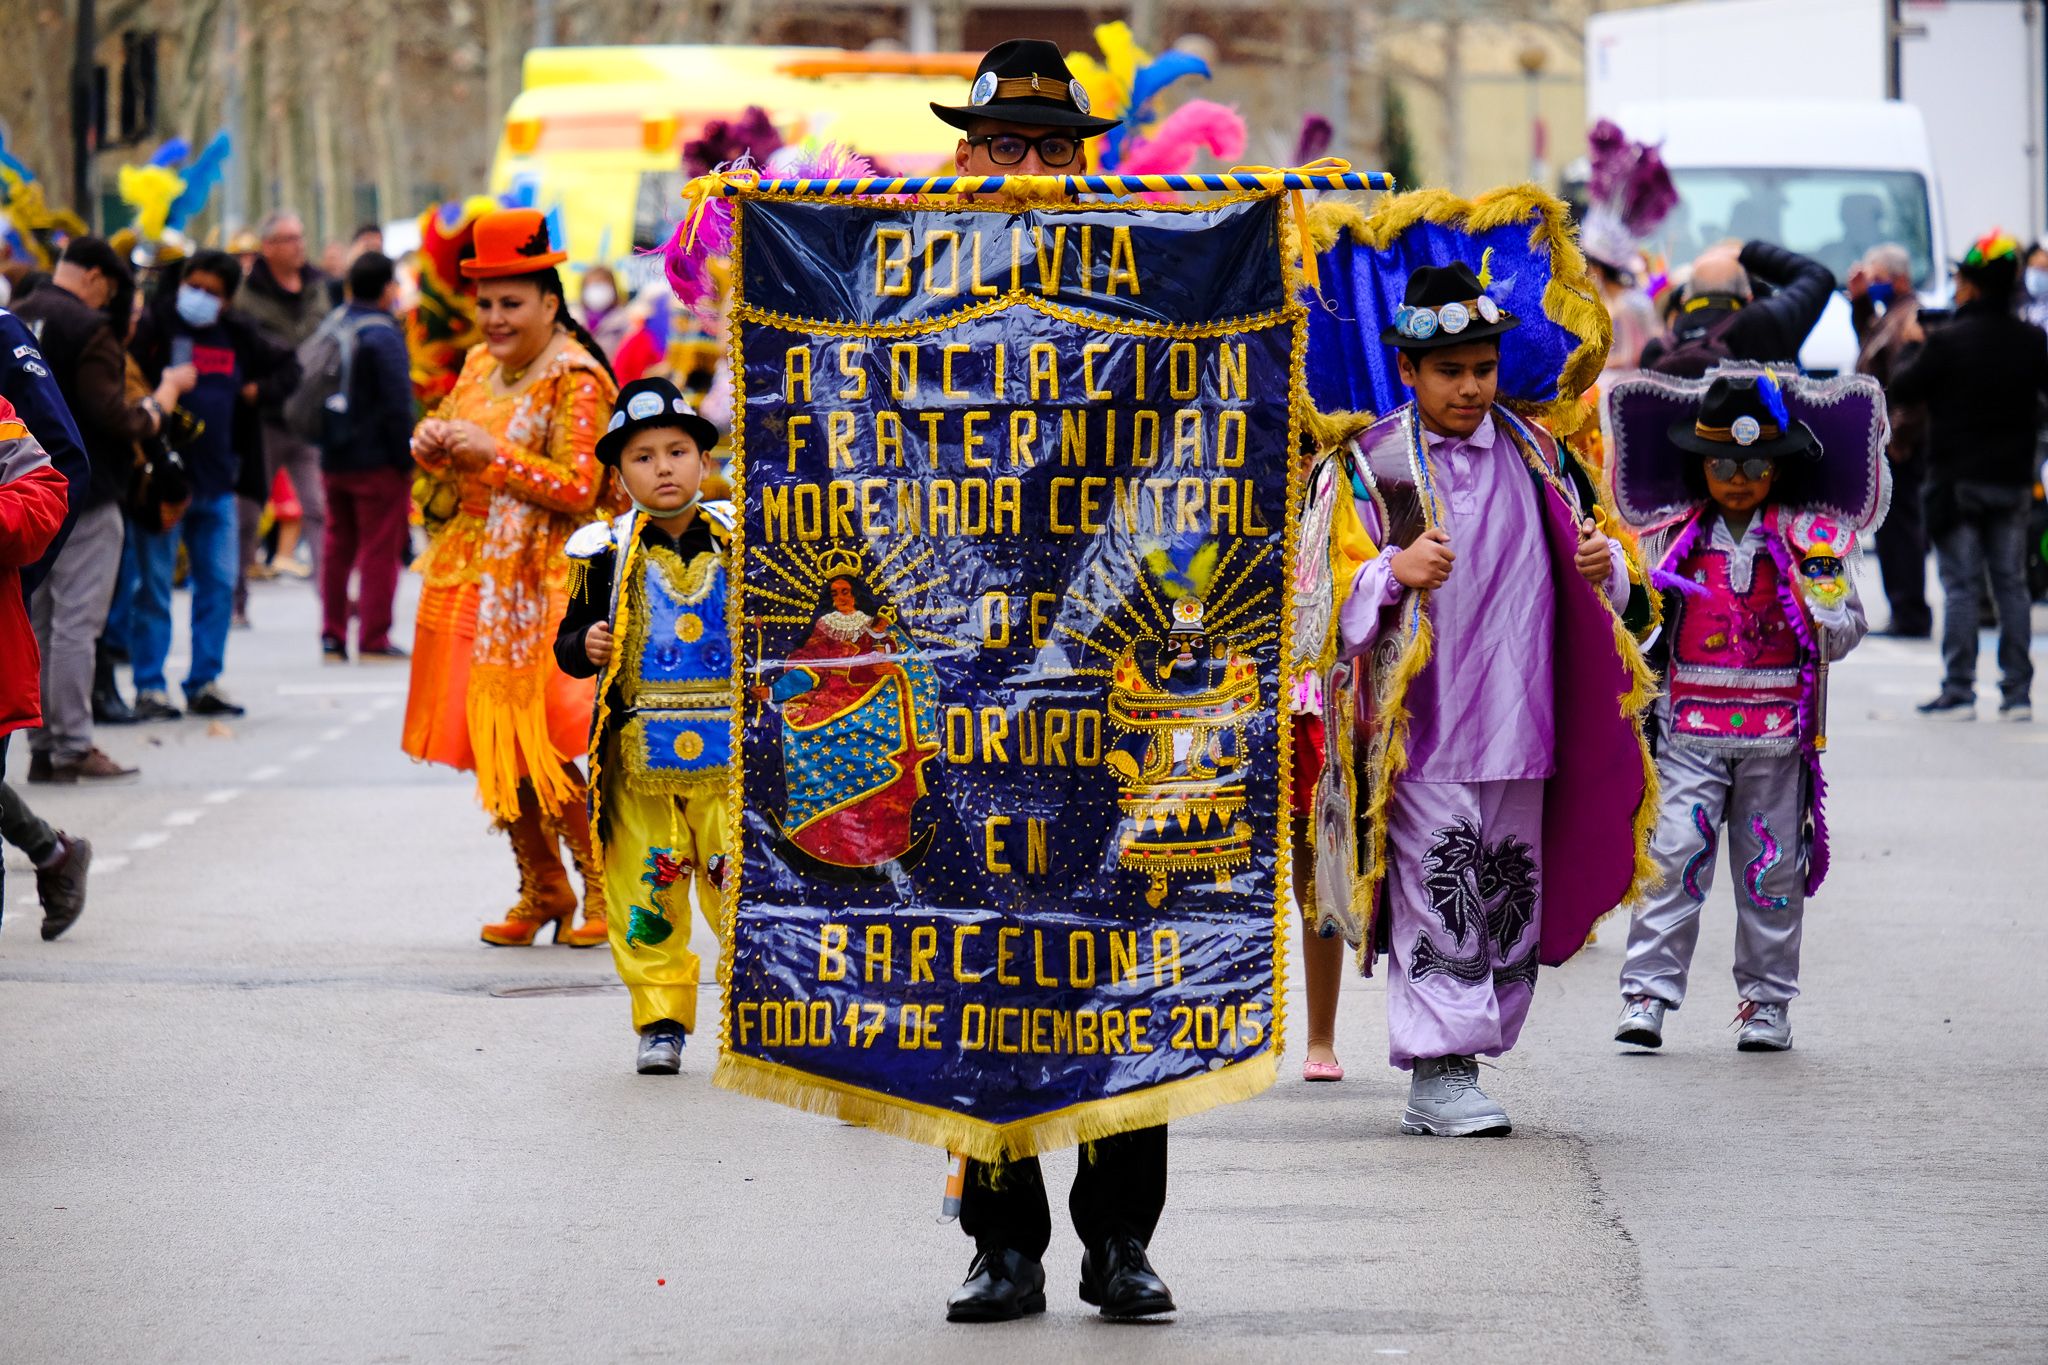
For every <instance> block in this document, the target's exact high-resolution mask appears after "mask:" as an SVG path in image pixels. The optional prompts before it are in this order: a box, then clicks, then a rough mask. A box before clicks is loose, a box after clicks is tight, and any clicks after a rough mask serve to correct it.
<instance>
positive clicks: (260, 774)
mask: <svg viewBox="0 0 2048 1365" xmlns="http://www.w3.org/2000/svg"><path fill="white" fill-rule="evenodd" d="M283 771H284V769H282V768H280V767H278V766H277V765H276V764H275V763H266V764H264V765H263V766H262V767H260V768H257V769H255V770H254V771H253V772H251V773H250V774H249V780H250V781H251V782H268V781H269V780H270V779H271V778H273V777H276V776H277V775H278V774H279V773H281V772H283Z"/></svg>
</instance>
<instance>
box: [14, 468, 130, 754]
mask: <svg viewBox="0 0 2048 1365" xmlns="http://www.w3.org/2000/svg"><path fill="white" fill-rule="evenodd" d="M126 534H127V526H126V521H125V519H124V518H123V517H122V515H121V504H120V503H118V502H103V503H101V504H100V505H99V506H97V507H88V508H86V509H85V510H84V511H83V512H80V513H79V514H78V520H77V521H76V522H75V523H73V525H72V527H71V538H70V539H69V540H67V541H65V542H64V549H63V551H62V552H61V553H60V554H59V555H58V556H57V562H56V563H54V564H52V565H51V566H50V573H49V576H48V577H46V578H44V579H43V581H42V584H41V586H39V587H38V588H37V589H36V594H35V597H34V598H32V599H31V600H30V602H29V614H30V617H31V619H32V620H33V622H34V624H35V632H36V644H37V645H38V646H39V647H40V648H41V650H42V653H43V728H42V729H40V730H38V731H36V732H35V733H34V734H33V735H31V736H29V741H28V742H29V749H30V750H31V751H32V752H34V753H38V754H48V755H49V756H50V758H51V761H52V762H56V763H75V762H77V761H78V760H79V759H82V758H84V757H85V756H86V755H87V754H89V753H91V752H92V675H93V654H94V651H95V650H96V649H97V647H98V645H99V639H100V633H101V632H102V631H104V630H105V629H106V628H107V608H108V606H109V605H111V604H112V602H113V600H114V580H115V579H116V578H117V577H119V576H120V573H121V541H122V538H123V537H124V536H125V535H126Z"/></svg>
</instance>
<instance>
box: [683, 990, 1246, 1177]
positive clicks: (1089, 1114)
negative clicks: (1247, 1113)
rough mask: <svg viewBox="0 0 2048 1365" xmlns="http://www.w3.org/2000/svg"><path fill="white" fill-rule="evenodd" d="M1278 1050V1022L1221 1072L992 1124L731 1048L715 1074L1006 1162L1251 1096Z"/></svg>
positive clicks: (804, 1106) (726, 1084)
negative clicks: (1262, 1045)
mask: <svg viewBox="0 0 2048 1365" xmlns="http://www.w3.org/2000/svg"><path fill="white" fill-rule="evenodd" d="M1276 999H1277V996H1276ZM1276 1014H1277V1011H1276ZM1279 1050H1280V1049H1279V1039H1278V1036H1277V1024H1276V1033H1275V1035H1274V1036H1273V1037H1272V1039H1271V1041H1270V1042H1269V1044H1268V1046H1267V1048H1266V1050H1265V1051H1263V1052H1259V1053H1256V1054H1254V1055H1253V1056H1251V1057H1247V1058H1245V1059H1244V1060H1243V1061H1240V1062H1232V1063H1231V1064H1230V1065H1229V1066H1226V1067H1224V1068H1223V1069H1222V1070H1221V1071H1205V1072H1202V1073H1200V1074H1198V1075H1194V1076H1188V1077H1185V1078H1183V1079H1181V1080H1177V1081H1168V1082H1166V1083H1165V1084H1164V1085H1153V1086H1147V1087H1146V1088H1145V1089H1143V1090H1137V1091H1133V1092H1131V1093H1130V1094H1127V1095H1116V1096H1112V1097H1111V1098H1108V1099H1100V1100H1085V1101H1083V1102H1081V1103H1080V1104H1076V1105H1073V1106H1071V1107H1069V1108H1066V1109H1056V1110H1054V1111H1052V1112H1051V1113H1048V1114H1038V1115H1034V1116H1033V1117H1031V1118H1028V1119H1018V1120H1017V1121H1016V1122H1014V1123H987V1122H984V1121H982V1120H980V1119H975V1118H970V1117H968V1116H967V1115H966V1114H960V1113H955V1112H953V1111H952V1110H948V1109H936V1108H933V1107H931V1106H929V1105H922V1104H913V1103H911V1102H909V1101H907V1100H899V1099H896V1098H894V1097H893V1096H889V1095H884V1094H882V1093H880V1092H879V1091H874V1090H863V1089H861V1088H860V1087H859V1086H853V1085H846V1084H843V1083H842V1082H839V1081H834V1080H831V1079H829V1078H827V1077H824V1076H816V1075H813V1074H811V1073H810V1072H807V1071H797V1070H795V1069H794V1068H791V1067H786V1066H779V1065H777V1064H776V1063H774V1062H766V1061H762V1060H760V1059H759V1058H757V1057H742V1056H738V1055H736V1054H734V1053H732V1052H730V1051H725V1050H721V1051H720V1052H719V1054H718V1069H717V1070H716V1071H714V1072H712V1074H711V1083H712V1084H713V1085H715V1086H717V1087H719V1088H720V1089H721V1090H731V1091H734V1092H736V1093H738V1094H742V1095H751V1096H753V1097H754V1098H755V1099H761V1100H773V1101H774V1102H775V1103H777V1104H786V1105H788V1106H789V1107H790V1108H792V1109H801V1110H804V1111H805V1112H806V1113H811V1114H829V1115H831V1116H832V1117H834V1118H837V1119H843V1120H845V1121H846V1122H848V1123H858V1124H860V1125H861V1126H863V1127H866V1128H873V1129H875V1130H876V1131H877V1132H882V1133H888V1134H890V1135H892V1136H894V1137H900V1138H908V1139H909V1140H910V1141H912V1142H921V1143H924V1144H925V1145H927V1146H931V1147H943V1148H945V1149H946V1150H947V1151H950V1152H964V1153H966V1154H967V1155H968V1156H970V1157H973V1158H974V1159H975V1160H976V1161H986V1162H1003V1161H1014V1160H1016V1159H1017V1158H1019V1157H1026V1156H1036V1155H1038V1154H1039V1153H1040V1152H1054V1151H1058V1150H1059V1149H1060V1148H1062V1147H1073V1146H1076V1145H1078V1144H1080V1143H1083V1142H1095V1141H1097V1140H1099V1139H1101V1138H1106V1137H1115V1136H1116V1135H1117V1134H1118V1133H1128V1132H1131V1131H1132V1130H1134V1129H1138V1128H1153V1127H1157V1126H1158V1125H1160V1124H1162V1123H1174V1122H1178V1121H1179V1120H1181V1119H1184V1118H1188V1117H1191V1116H1192V1115H1195V1114H1199V1113H1201V1112H1203V1111H1204V1110H1207V1109H1216V1108H1220V1107H1221V1106H1223V1105H1226V1104H1235V1103H1237V1102H1238V1101H1240V1100H1248V1099H1250V1098H1251V1097H1252V1096H1254V1095H1256V1094H1258V1093H1259V1092H1260V1091H1263V1090H1265V1089H1267V1088H1269V1087H1270V1086H1271V1085H1272V1084H1273V1081H1274V1079H1275V1077H1276V1076H1277V1075H1278V1073H1279Z"/></svg>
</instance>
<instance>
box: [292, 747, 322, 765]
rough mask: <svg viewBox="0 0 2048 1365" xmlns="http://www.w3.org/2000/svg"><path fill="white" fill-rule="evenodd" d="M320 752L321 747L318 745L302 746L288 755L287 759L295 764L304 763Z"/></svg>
mask: <svg viewBox="0 0 2048 1365" xmlns="http://www.w3.org/2000/svg"><path fill="white" fill-rule="evenodd" d="M319 752H320V746H319V745H317V744H301V745H300V746H299V747H298V748H296V749H294V750H292V751H291V752H290V753H288V754H286V755H285V757H286V758H288V759H290V760H291V761H292V762H294V763H302V762H304V761H305V760H307V759H309V758H311V757H312V756H313V755H314V754H317V753H319Z"/></svg>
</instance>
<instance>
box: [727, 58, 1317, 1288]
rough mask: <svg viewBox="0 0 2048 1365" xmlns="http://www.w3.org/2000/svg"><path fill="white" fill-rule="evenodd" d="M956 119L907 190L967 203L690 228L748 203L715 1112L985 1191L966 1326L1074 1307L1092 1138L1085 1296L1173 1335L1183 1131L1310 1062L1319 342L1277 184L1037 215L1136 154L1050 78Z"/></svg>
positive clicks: (743, 237) (740, 305) (966, 1216)
mask: <svg viewBox="0 0 2048 1365" xmlns="http://www.w3.org/2000/svg"><path fill="white" fill-rule="evenodd" d="M939 113H940V115H941V117H943V118H945V119H946V120H947V121H948V122H951V123H953V124H954V125H955V126H958V127H960V128H961V129H962V131H963V132H964V133H965V134H966V137H965V138H964V139H963V140H962V142H961V144H960V148H959V152H958V158H957V165H958V169H959V171H960V176H959V177H958V178H948V179H942V180H940V181H938V182H933V183H930V184H919V185H917V187H916V188H915V189H912V190H909V191H907V192H910V193H916V192H918V190H926V191H934V192H938V193H939V194H940V195H941V196H944V195H945V193H946V192H947V191H950V192H952V193H953V194H955V195H959V196H961V197H959V198H950V197H940V198H937V199H929V200H918V201H912V202H904V201H901V200H896V201H879V200H874V199H860V198H847V197H840V198H831V197H825V196H824V194H821V193H819V192H817V191H811V192H800V191H805V190H809V184H808V182H799V183H796V184H791V185H785V186H782V187H780V188H777V187H772V186H771V187H755V186H754V185H752V184H751V183H748V184H746V185H745V186H741V185H739V184H737V183H732V184H721V185H719V186H709V185H706V186H699V187H697V191H696V192H698V193H712V192H716V193H720V194H731V193H732V192H733V191H734V190H736V189H737V190H740V191H741V192H740V193H739V194H738V196H737V197H736V198H735V199H734V201H733V203H734V209H733V214H732V239H733V266H734V268H733V278H734V295H733V304H732V313H731V318H732V332H733V337H734V347H735V355H736V361H737V363H736V365H735V367H734V369H735V374H736V375H737V377H738V396H739V401H738V403H737V404H736V415H737V420H736V423H735V430H734V433H733V444H734V447H735V450H736V458H735V461H734V473H735V484H736V487H737V489H738V500H739V504H740V508H741V511H740V526H739V531H738V535H737V537H736V542H737V550H736V552H737V553H738V554H739V555H740V556H741V557H742V559H743V562H744V570H745V571H744V573H743V575H741V577H740V580H739V582H740V588H739V592H738V593H737V594H736V596H737V597H738V599H739V600H738V603H737V605H736V607H735V611H734V620H735V624H736V627H737V637H736V643H737V645H738V648H737V651H736V653H737V656H738V657H737V663H738V667H739V669H740V671H741V673H742V682H743V684H744V686H745V687H746V688H747V693H748V696H749V697H750V699H751V700H750V704H749V706H748V707H747V709H746V714H745V715H744V716H743V717H742V718H740V720H739V721H738V723H737V726H736V732H735V744H736V748H737V751H738V753H739V755H740V762H739V763H738V764H736V765H735V767H736V772H737V773H738V774H739V776H738V779H737V782H738V787H739V791H738V792H737V796H738V799H737V800H735V801H734V802H733V809H734V810H735V811H736V812H737V813H738V814H737V821H736V827H735V839H734V847H735V849H736V850H737V859H736V861H737V870H736V875H735V880H734V882H733V894H732V915H733V918H732V925H731V933H730V935H729V936H728V938H727V943H726V961H725V971H724V973H723V975H724V977H725V980H726V981H727V983H728V984H727V991H726V1010H725V1019H724V1033H725V1037H724V1043H725V1047H724V1050H723V1052H722V1054H721V1057H720V1061H719V1065H718V1071H717V1076H716V1080H717V1083H718V1084H720V1085H723V1086H726V1087H728V1088H732V1089H737V1090H741V1091H744V1092H746V1093H750V1094H755V1095H759V1096H763V1097H765V1098H770V1099H774V1100H778V1101H780V1102H783V1103H787V1104H793V1105H796V1106H799V1107H803V1108H807V1109H811V1110H815V1111H821V1112H829V1113H834V1114H838V1115H840V1116H842V1117H844V1118H848V1119H852V1120H856V1121H859V1122H861V1123H864V1124H866V1125H868V1126H871V1127H875V1128H879V1129H882V1130H885V1131H888V1132H893V1133H896V1134H898V1135H901V1136H905V1137H909V1138H911V1139H913V1140H916V1141H922V1142H928V1143H931V1144H933V1145H936V1146H940V1147H943V1148H945V1149H947V1150H949V1151H951V1152H954V1153H957V1154H960V1156H961V1157H963V1158H964V1159H965V1161H966V1165H967V1172H966V1180H965V1188H964V1190H963V1193H962V1198H961V1225H962V1228H963V1230H965V1231H966V1232H967V1233H968V1234H969V1235H970V1236H972V1237H973V1238H974V1239H975V1242H976V1248H977V1253H976V1256H975V1258H974V1263H973V1265H972V1267H971V1269H970V1272H969V1278H968V1280H967V1282H966V1283H965V1284H964V1285H963V1286H962V1288H961V1289H960V1291H959V1292H957V1293H956V1294H955V1295H954V1296H953V1297H952V1299H951V1300H950V1302H949V1304H948V1316H949V1317H950V1318H952V1319H954V1320H958V1321H995V1320H1003V1319H1011V1318H1016V1317H1020V1316H1022V1315H1024V1314H1027V1313H1035V1312H1039V1311H1042V1310H1043V1309H1044V1307H1045V1293H1044V1283H1045V1271H1044V1268H1043V1265H1042V1258H1043V1256H1044V1254H1045V1251H1046V1249H1047V1246H1048V1244H1049V1242H1050V1238H1051V1218H1050V1211H1049V1209H1048V1205H1047V1199H1046V1191H1045V1186H1044V1181H1043V1177H1042V1176H1041V1174H1040V1171H1039V1168H1038V1162H1037V1160H1036V1155H1037V1153H1039V1152H1040V1151H1044V1150H1050V1149H1054V1148H1058V1147H1062V1146H1069V1145H1074V1144H1080V1145H1081V1147H1082V1157H1081V1165H1080V1173H1079V1175H1078V1176H1077V1177H1076V1180H1075V1183H1074V1187H1073V1190H1072V1192H1071V1195H1070V1197H1069V1201H1068V1203H1069V1209H1070V1212H1071V1213H1072V1216H1073V1219H1074V1224H1075V1228H1076V1231H1077V1232H1078V1233H1079V1234H1080V1237H1081V1240H1082V1243H1083V1251H1084V1254H1083V1259H1082V1264H1081V1295H1082V1297H1083V1298H1084V1299H1085V1300H1087V1301H1088V1302H1091V1303H1094V1304H1097V1305H1098V1306H1099V1307H1100V1309H1101V1311H1102V1313H1103V1315H1104V1316H1106V1317H1111V1318H1136V1317H1145V1316H1151V1315H1155V1314H1160V1313H1167V1312H1172V1311H1173V1309H1174V1302H1173V1298H1172V1295H1171V1294H1170V1293H1169V1292H1168V1290H1167V1287H1166V1286H1165V1284H1164V1283H1162V1282H1161V1281H1160V1279H1159V1277H1158V1276H1157V1275H1156V1274H1154V1273H1153V1271H1152V1269H1151V1266H1150V1264H1149V1263H1148V1260H1147V1254H1146V1246H1147V1243H1148V1241H1149V1239H1150V1237H1151V1235H1152V1231H1153V1228H1154V1226H1155V1224H1156V1223H1157V1220H1158V1218H1159V1215H1160V1211H1161V1209H1162V1207H1163V1205H1164V1202H1165V1196H1166V1169H1167V1157H1166V1127H1165V1125H1166V1123H1167V1121H1168V1120H1169V1119H1172V1118H1178V1117H1182V1116H1185V1115H1189V1114H1193V1113H1197V1112H1199V1111H1201V1110H1204V1109H1207V1108H1211V1107H1214V1106H1216V1105H1220V1104H1226V1103H1231V1102H1234V1101H1236V1100H1240V1099H1245V1098H1248V1097H1249V1096H1251V1095H1253V1094H1256V1093H1257V1092H1258V1091H1260V1090H1262V1089H1264V1088H1265V1087H1266V1086H1268V1085H1270V1084H1271V1082H1272V1080H1273V1076H1274V1074H1275V1064H1276V1059H1277V1057H1278V1054H1279V1051H1280V1044H1281V1040H1280V1029H1279V1025H1280V1013H1281V1011H1280V1004H1281V1002H1280V999H1279V979H1280V976H1279V973H1277V972H1276V965H1277V964H1276V957H1277V952H1278V946H1279V943H1280V942H1281V941H1282V940H1281V938H1280V934H1281V933H1282V932H1284V929H1285V922H1284V920H1283V918H1282V916H1283V914H1284V913H1285V910H1286V887H1287V884H1288V845H1289V839H1288V827H1287V814H1286V812H1287V811H1288V808H1289V802H1288V794H1287V774H1288V772H1289V764H1288V754H1287V733H1286V729H1285V726H1284V725H1283V724H1282V723H1281V717H1280V716H1279V714H1278V710H1277V704H1278V701H1279V698H1280V697H1281V695H1282V692H1283V656H1282V647H1283V646H1282V642H1283V641H1285V640H1286V639H1287V638H1288V636H1287V631H1286V627H1287V617H1288V615H1289V613H1290V612H1291V605H1290V604H1291V602H1292V596H1291V594H1290V593H1289V591H1288V590H1287V583H1288V573H1289V569H1290V566H1291V565H1292V563H1293V555H1294V539H1295V507H1294V502H1295V496H1294V494H1293V492H1292V490H1293V488H1294V487H1295V486H1296V484H1297V482H1298V480H1296V479H1295V478H1294V477H1293V472H1294V471H1293V470H1292V469H1291V459H1290V456H1291V453H1292V452H1294V451H1295V450H1296V448H1297V446H1298V443H1299V437H1300V424H1301V420H1302V416H1303V414H1304V413H1305V411H1306V404H1305V402H1303V401H1300V399H1301V395H1302V393H1303V385H1302V359H1301V357H1302V354H1303V346H1304V343H1305V330H1304V329H1305V326H1306V323H1305V310H1304V309H1303V307H1302V305H1301V304H1300V303H1299V302H1298V301H1297V300H1296V299H1295V298H1294V297H1293V293H1292V288H1291V277H1290V275H1289V272H1288V270H1287V268H1286V266H1285V264H1284V262H1283V254H1282V233H1281V225H1282V221H1283V220H1282V211H1281V198H1280V195H1279V194H1278V192H1277V191H1276V190H1275V189H1274V188H1272V187H1269V186H1266V185H1264V184H1263V182H1257V181H1253V180H1251V178H1250V177H1245V178H1244V180H1245V183H1244V184H1243V185H1241V186H1240V187H1239V189H1240V192H1238V193H1235V194H1231V195H1228V196H1225V197H1223V198H1222V199H1221V200H1220V201H1212V202H1210V203H1206V204H1203V205H1201V206H1199V207H1196V206H1188V205H1183V204H1172V205H1136V204H1131V203H1129V202H1117V203H1111V204H1099V205H1098V204H1082V203H1077V202H1074V201H1072V200H1070V199H1067V198H1066V197H1065V196H1064V194H1063V192H1062V191H1063V188H1064V187H1062V186H1061V185H1059V184H1057V183H1049V182H1048V181H1047V180H1045V179H1043V178H1039V179H1036V180H1035V181H1027V182H1026V183H1025V184H1023V185H1022V186H1020V185H1019V184H1017V182H1016V180H1015V179H1014V177H1017V176H1029V177H1044V176H1047V175H1049V174H1057V173H1061V172H1065V171H1070V170H1071V171H1072V172H1074V173H1079V172H1080V171H1081V170H1082V169H1083V166H1082V164H1081V157H1080V145H1081V140H1082V139H1085V138H1087V137H1090V136H1094V135H1096V134H1099V133H1102V132H1105V131H1107V130H1108V129H1109V128H1110V127H1112V126H1114V125H1113V124H1112V123H1111V122H1110V121H1108V120H1103V119H1099V118H1095V117H1093V116H1091V115H1090V114H1089V112H1088V109H1087V104H1086V95H1085V93H1084V92H1083V91H1082V90H1081V87H1080V86H1079V85H1078V84H1077V83H1076V82H1075V81H1074V80H1073V77H1072V75H1071V73H1070V72H1069V71H1068V69H1067V66H1066V63H1065V62H1064V60H1063V59H1062V58H1061V56H1060V54H1059V51H1058V49H1057V48H1056V47H1055V46H1053V45H1052V44H1050V43H1041V42H1011V43H1005V44H1003V45H1001V46H999V47H998V48H996V49H994V50H993V51H991V52H990V53H989V54H988V57H987V58H986V59H985V60H984V61H983V63H982V67H981V71H980V73H979V74H978V75H977V77H976V79H975V82H974V85H973V87H972V92H971V96H970V103H968V104H967V105H965V106H960V107H956V108H941V109H939ZM990 177H1004V178H1006V179H1008V181H1009V183H1007V184H1003V183H1001V182H999V181H996V180H993V179H990ZM714 179H716V177H714ZM907 183H909V182H896V181H886V180H880V179H874V180H865V181H862V182H860V183H859V184H858V185H857V186H854V187H852V188H854V189H855V190H856V192H857V193H859V194H864V195H866V194H876V193H881V194H901V193H905V192H906V191H905V190H904V189H902V188H901V186H903V185H905V184H907ZM1146 187H1147V188H1150V187H1151V186H1150V185H1149V183H1148V184H1147V186H1146ZM842 188H844V187H842ZM991 196H995V197H991ZM849 811H860V812H862V813H863V814H862V815H861V817H860V818H857V819H849V818H847V815H846V813H847V812H849Z"/></svg>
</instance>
